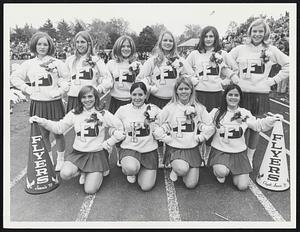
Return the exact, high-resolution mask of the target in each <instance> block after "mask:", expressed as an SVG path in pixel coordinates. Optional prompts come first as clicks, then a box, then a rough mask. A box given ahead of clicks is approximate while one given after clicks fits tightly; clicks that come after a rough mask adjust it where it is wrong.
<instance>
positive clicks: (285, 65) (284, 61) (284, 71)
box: [272, 46, 290, 84]
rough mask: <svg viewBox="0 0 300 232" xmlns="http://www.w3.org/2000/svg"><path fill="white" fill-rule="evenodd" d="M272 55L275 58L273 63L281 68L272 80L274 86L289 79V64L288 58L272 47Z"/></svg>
mask: <svg viewBox="0 0 300 232" xmlns="http://www.w3.org/2000/svg"><path fill="white" fill-rule="evenodd" d="M272 53H273V54H274V57H275V63H277V64H279V65H280V66H281V70H280V71H279V72H278V73H277V75H275V76H274V77H273V78H272V79H273V80H274V84H277V83H279V82H280V81H282V80H285V79H287V78H288V77H289V66H290V62H289V57H288V56H287V55H286V54H284V53H283V52H282V51H280V50H279V49H278V48H276V47H275V46H272Z"/></svg>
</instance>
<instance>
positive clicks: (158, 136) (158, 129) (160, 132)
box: [152, 127, 165, 140]
mask: <svg viewBox="0 0 300 232" xmlns="http://www.w3.org/2000/svg"><path fill="white" fill-rule="evenodd" d="M152 134H153V136H154V138H156V139H158V140H160V139H161V138H162V137H163V135H164V134H165V131H164V129H163V128H161V127H156V128H155V130H154V131H153V132H152Z"/></svg>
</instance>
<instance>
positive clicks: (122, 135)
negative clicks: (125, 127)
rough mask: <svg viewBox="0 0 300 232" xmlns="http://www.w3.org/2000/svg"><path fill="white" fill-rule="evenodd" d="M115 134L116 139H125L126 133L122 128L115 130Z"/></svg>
mask: <svg viewBox="0 0 300 232" xmlns="http://www.w3.org/2000/svg"><path fill="white" fill-rule="evenodd" d="M113 136H114V137H115V139H117V140H118V141H121V140H123V139H125V133H124V131H122V130H115V131H114V132H113Z"/></svg>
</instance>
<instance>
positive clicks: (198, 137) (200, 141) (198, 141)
mask: <svg viewBox="0 0 300 232" xmlns="http://www.w3.org/2000/svg"><path fill="white" fill-rule="evenodd" d="M196 141H197V143H202V142H204V141H205V137H204V135H202V134H198V135H196Z"/></svg>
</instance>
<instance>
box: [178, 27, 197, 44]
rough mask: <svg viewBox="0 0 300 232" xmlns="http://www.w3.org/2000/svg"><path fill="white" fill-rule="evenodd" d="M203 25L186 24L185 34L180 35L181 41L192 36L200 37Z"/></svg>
mask: <svg viewBox="0 0 300 232" xmlns="http://www.w3.org/2000/svg"><path fill="white" fill-rule="evenodd" d="M201 30H202V29H201V26H200V25H196V24H187V25H185V30H184V32H183V34H181V35H180V36H179V43H182V42H184V41H186V40H188V39H191V38H199V37H200V34H201Z"/></svg>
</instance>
